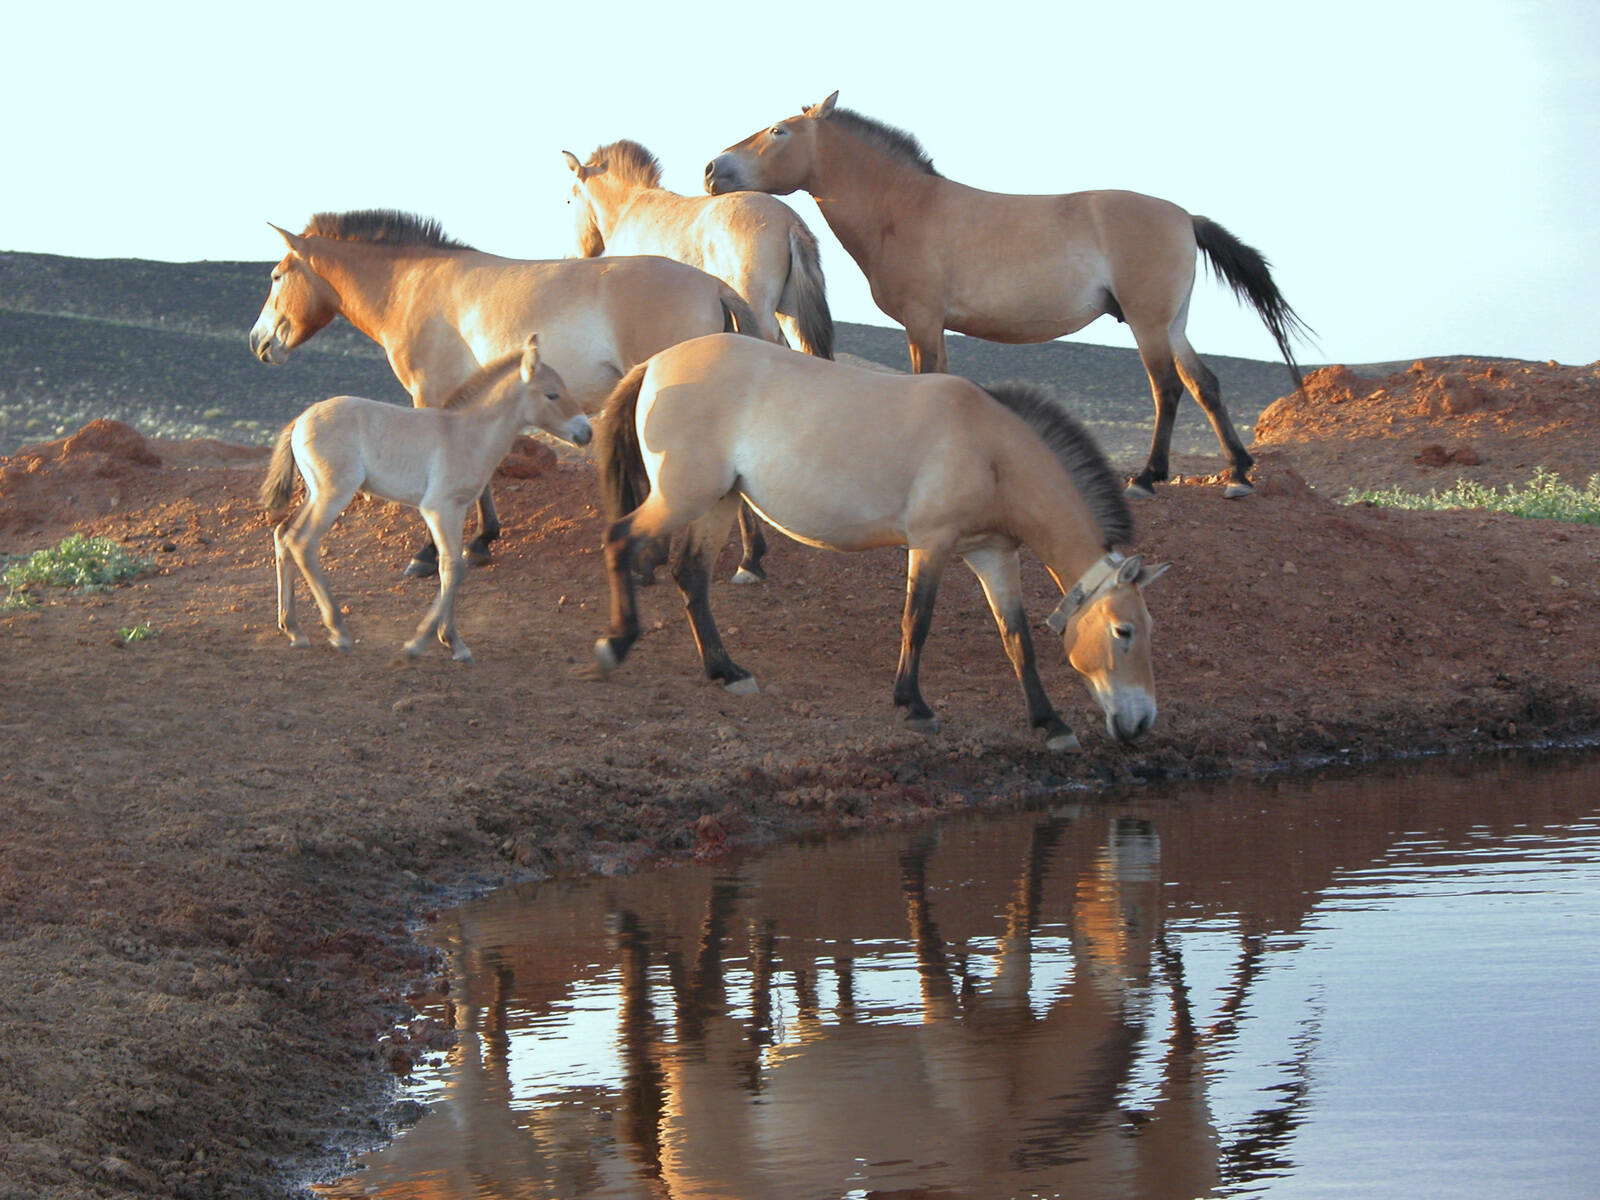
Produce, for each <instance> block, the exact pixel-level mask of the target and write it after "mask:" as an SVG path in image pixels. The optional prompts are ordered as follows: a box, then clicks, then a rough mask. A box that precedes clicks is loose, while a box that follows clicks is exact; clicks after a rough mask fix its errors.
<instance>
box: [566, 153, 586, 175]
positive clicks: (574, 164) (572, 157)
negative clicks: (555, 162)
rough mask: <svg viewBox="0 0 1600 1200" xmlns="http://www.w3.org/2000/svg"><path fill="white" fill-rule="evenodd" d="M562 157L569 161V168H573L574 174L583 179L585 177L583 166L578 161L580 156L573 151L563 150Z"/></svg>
mask: <svg viewBox="0 0 1600 1200" xmlns="http://www.w3.org/2000/svg"><path fill="white" fill-rule="evenodd" d="M561 157H562V158H564V159H566V160H567V166H569V167H571V168H572V173H573V174H574V175H576V176H578V177H579V178H580V179H581V178H582V177H583V164H582V163H581V162H579V161H578V156H577V155H576V154H574V153H573V152H572V151H571V150H563V151H562V152H561Z"/></svg>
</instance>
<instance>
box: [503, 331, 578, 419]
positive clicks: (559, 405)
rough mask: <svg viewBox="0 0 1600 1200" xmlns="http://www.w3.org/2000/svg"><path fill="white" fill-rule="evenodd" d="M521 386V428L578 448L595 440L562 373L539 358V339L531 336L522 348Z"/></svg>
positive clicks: (518, 374) (519, 377)
mask: <svg viewBox="0 0 1600 1200" xmlns="http://www.w3.org/2000/svg"><path fill="white" fill-rule="evenodd" d="M517 377H518V379H519V380H520V381H521V383H522V397H521V404H522V412H521V416H522V424H523V425H525V426H532V427H533V428H535V429H542V430H544V431H545V432H546V433H548V434H550V435H551V436H552V437H558V438H562V439H564V440H566V441H569V442H571V443H572V444H573V445H575V446H586V445H588V444H589V438H590V437H591V436H592V430H590V428H589V418H588V417H587V416H585V415H584V412H583V408H582V406H581V405H580V404H579V403H578V402H577V401H576V400H574V399H573V398H572V396H571V395H569V394H568V392H567V385H566V383H565V381H563V380H562V378H561V375H560V373H559V372H557V371H556V369H555V368H554V367H552V366H551V365H550V364H549V363H547V362H545V361H544V360H543V359H541V358H540V357H539V335H538V334H537V333H530V334H529V335H528V340H527V342H526V343H525V344H524V345H523V347H522V364H521V366H520V368H519V369H518V373H517Z"/></svg>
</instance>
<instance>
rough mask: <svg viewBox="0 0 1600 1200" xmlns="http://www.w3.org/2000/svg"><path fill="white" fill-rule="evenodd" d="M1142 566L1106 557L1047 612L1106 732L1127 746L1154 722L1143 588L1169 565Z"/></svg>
mask: <svg viewBox="0 0 1600 1200" xmlns="http://www.w3.org/2000/svg"><path fill="white" fill-rule="evenodd" d="M1170 565H1171V564H1170V563H1162V564H1160V565H1159V566H1155V567H1147V566H1145V565H1144V560H1143V559H1142V558H1140V557H1139V556H1138V555H1134V556H1133V557H1132V558H1119V557H1117V556H1115V555H1107V556H1106V557H1105V558H1104V559H1102V560H1101V561H1100V562H1099V563H1097V564H1096V566H1095V568H1093V569H1091V570H1090V571H1089V573H1088V574H1086V575H1085V576H1084V577H1083V579H1081V580H1079V581H1078V582H1077V583H1076V584H1074V585H1073V587H1072V588H1071V589H1070V590H1069V591H1068V592H1067V595H1066V596H1065V597H1064V598H1063V599H1062V601H1061V605H1060V607H1059V608H1057V609H1056V610H1055V612H1053V613H1051V614H1050V628H1052V629H1054V630H1055V631H1056V632H1057V633H1059V634H1060V635H1061V643H1062V646H1063V647H1064V648H1065V650H1066V652H1067V661H1068V662H1070V663H1071V664H1072V666H1073V668H1074V669H1075V670H1076V671H1077V672H1078V674H1080V675H1082V676H1083V680H1084V682H1085V683H1086V684H1088V686H1089V692H1090V694H1091V695H1092V696H1093V697H1094V699H1095V703H1097V704H1098V705H1099V706H1100V709H1101V711H1102V712H1104V713H1105V716H1106V731H1107V732H1108V733H1110V734H1111V736H1112V737H1114V738H1116V739H1117V740H1118V741H1123V742H1131V741H1133V740H1134V739H1135V738H1136V737H1138V736H1139V735H1140V734H1142V733H1144V732H1145V731H1146V730H1148V729H1149V728H1150V726H1152V725H1153V724H1155V720H1156V682H1155V672H1154V670H1153V669H1152V667H1151V665H1150V610H1149V609H1147V608H1146V607H1145V605H1144V593H1143V589H1144V588H1145V587H1146V586H1148V585H1149V584H1151V583H1153V582H1154V581H1155V580H1156V579H1158V578H1160V577H1161V575H1162V574H1163V573H1164V572H1165V571H1166V569H1167V568H1168V567H1169V566H1170Z"/></svg>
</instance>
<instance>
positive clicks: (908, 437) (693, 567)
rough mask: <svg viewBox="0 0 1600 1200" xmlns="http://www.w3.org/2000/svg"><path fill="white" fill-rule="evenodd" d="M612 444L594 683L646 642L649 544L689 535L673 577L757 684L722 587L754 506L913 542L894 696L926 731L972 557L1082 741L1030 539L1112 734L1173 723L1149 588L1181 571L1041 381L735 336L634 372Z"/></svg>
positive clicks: (1005, 634)
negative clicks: (1061, 687)
mask: <svg viewBox="0 0 1600 1200" xmlns="http://www.w3.org/2000/svg"><path fill="white" fill-rule="evenodd" d="M867 414H870V415H867ZM597 435H598V437H597V445H598V447H599V460H600V469H601V474H602V477H603V478H604V480H605V481H606V495H607V504H608V507H609V508H610V510H611V514H612V516H613V518H614V520H613V522H612V524H611V526H610V528H609V529H608V530H607V532H606V537H605V552H606V569H607V571H608V572H609V575H610V579H611V605H612V608H611V629H610V632H609V634H608V636H606V637H604V638H602V639H601V640H600V642H599V643H598V644H597V645H596V647H595V663H594V666H593V667H592V668H590V669H589V670H588V672H587V673H588V674H590V675H591V676H593V677H599V678H603V677H604V676H606V675H607V674H609V673H610V672H611V671H613V670H614V669H616V667H617V666H618V664H620V663H621V661H622V660H623V658H624V657H625V656H626V655H627V653H628V650H629V649H630V648H631V647H632V645H633V643H634V642H635V641H636V640H637V639H638V636H639V619H638V612H637V608H636V604H635V597H634V585H633V574H632V570H631V567H632V564H633V559H634V556H635V554H636V552H637V551H638V550H639V549H640V547H641V546H643V545H645V544H649V543H652V542H653V541H654V540H655V539H659V538H663V537H666V536H669V535H670V534H671V533H672V532H673V531H675V530H677V529H681V528H683V527H685V526H687V527H688V530H689V533H688V537H687V539H686V540H685V542H684V544H683V546H682V547H681V548H680V550H679V552H678V557H677V559H676V561H675V562H674V563H673V568H672V570H673V578H674V579H675V580H676V581H677V584H678V586H679V588H680V589H681V590H682V591H683V595H684V600H685V603H686V604H687V606H688V610H689V620H690V623H691V624H692V626H693V628H694V635H695V641H696V643H697V644H698V645H699V647H700V654H701V659H702V662H703V664H704V667H705V671H706V675H707V676H708V677H709V678H712V679H717V680H721V681H722V682H723V684H724V685H726V686H727V687H728V689H729V690H730V691H751V690H753V689H754V686H755V681H754V680H753V679H752V678H751V677H750V673H749V672H748V671H746V670H744V669H743V668H742V667H739V666H738V665H736V664H735V663H734V662H733V660H732V659H731V658H729V657H728V653H727V651H726V649H724V648H723V645H722V640H721V637H720V635H719V634H718V633H717V627H716V623H715V622H714V621H713V620H712V616H711V609H710V605H709V600H708V587H707V584H708V578H709V568H710V563H711V560H712V557H713V556H714V555H715V553H716V550H717V547H718V546H720V545H721V539H722V538H723V537H725V536H726V535H727V530H728V525H729V523H730V522H731V521H732V519H733V509H734V508H735V507H736V505H737V503H738V501H739V499H740V498H743V499H744V500H745V501H747V502H748V503H749V504H750V505H751V507H753V508H754V509H755V510H756V511H757V512H758V513H760V514H761V515H762V517H764V518H765V519H766V520H767V521H768V522H770V523H771V524H773V525H775V526H776V527H777V528H779V529H781V530H783V531H784V532H785V533H787V534H789V536H791V537H793V538H795V539H796V540H798V541H801V542H805V543H807V544H809V545H813V546H821V547H825V548H829V549H835V550H869V549H872V548H874V547H878V546H905V547H907V548H908V549H909V551H910V563H909V572H908V577H907V589H906V605H905V614H904V621H903V624H902V628H901V645H900V665H899V669H898V670H897V672H896V675H895V685H894V701H895V704H896V705H897V706H899V707H901V708H903V709H905V710H906V721H907V723H908V724H909V725H910V726H911V727H912V728H913V729H916V730H918V731H926V732H931V731H932V730H934V729H936V728H937V722H936V720H935V718H934V715H933V710H932V709H930V708H929V707H928V705H927V703H926V701H925V700H924V699H923V697H922V692H921V690H920V688H919V686H918V679H917V676H918V664H919V662H920V660H921V655H922V646H923V642H924V640H925V639H926V638H927V634H928V626H929V623H930V621H931V620H932V616H933V603H934V597H935V595H936V593H937V590H938V586H939V578H940V575H941V574H942V573H943V571H944V568H945V566H946V564H947V563H948V562H949V561H950V559H951V557H952V556H960V557H962V558H964V559H965V560H966V562H967V565H968V566H970V567H971V568H972V570H973V572H974V573H975V574H976V575H977V576H978V578H979V580H980V581H981V582H982V584H983V589H984V594H985V596H987V598H988V600H989V606H990V609H991V610H992V611H993V613H994V617H995V621H996V622H997V623H998V624H999V627H1000V636H1001V640H1002V641H1003V642H1004V644H1005V648H1006V652H1007V654H1008V655H1009V656H1010V658H1011V662H1012V665H1013V667H1014V668H1015V670H1016V673H1017V678H1018V680H1019V681H1020V682H1021V684H1022V689H1023V695H1024V698H1025V700H1026V702H1027V709H1028V719H1029V722H1030V723H1031V725H1032V726H1033V728H1034V729H1035V730H1036V731H1038V733H1039V734H1040V735H1041V736H1043V737H1044V738H1045V739H1046V741H1047V743H1048V744H1049V745H1050V747H1051V748H1052V749H1058V750H1067V749H1076V748H1077V746H1078V740H1077V738H1076V737H1074V736H1073V733H1072V731H1071V729H1069V728H1068V727H1067V725H1066V724H1065V723H1064V722H1063V721H1062V720H1061V718H1060V717H1059V716H1057V715H1056V712H1055V710H1054V709H1053V708H1052V707H1051V705H1050V701H1049V699H1048V698H1047V697H1046V696H1045V694H1044V688H1043V686H1042V685H1041V683H1040V681H1039V675H1038V671H1037V669H1036V668H1035V666H1034V655H1033V643H1032V640H1031V638H1030V636H1029V633H1028V623H1027V618H1026V614H1025V613H1024V611H1023V606H1022V586H1021V578H1020V572H1019V563H1018V547H1019V546H1020V545H1024V544H1025V545H1027V546H1028V547H1029V548H1031V549H1032V550H1033V551H1034V553H1035V554H1037V555H1038V556H1039V558H1040V559H1041V560H1043V562H1044V565H1045V568H1046V569H1047V570H1048V571H1049V572H1050V574H1051V576H1052V577H1053V578H1054V579H1055V581H1056V583H1057V584H1058V585H1059V586H1060V587H1061V590H1062V591H1063V592H1064V593H1065V594H1066V595H1065V599H1063V600H1062V602H1061V604H1060V606H1059V607H1058V608H1057V609H1056V611H1055V612H1054V613H1053V614H1052V616H1051V620H1050V624H1051V626H1052V628H1054V629H1055V630H1056V632H1058V633H1060V634H1061V635H1062V639H1063V646H1064V648H1065V649H1066V652H1067V658H1068V660H1069V661H1070V662H1071V664H1072V665H1073V667H1075V668H1076V669H1077V670H1078V672H1079V673H1080V674H1081V675H1082V676H1083V677H1084V679H1085V680H1086V681H1087V683H1088V685H1089V689H1090V691H1091V693H1092V694H1093V696H1094V698H1095V700H1096V702H1097V703H1098V704H1099V705H1100V707H1101V709H1102V710H1103V712H1104V713H1105V719H1106V728H1107V729H1108V730H1109V731H1110V732H1111V734H1112V736H1114V737H1116V738H1118V739H1121V740H1131V739H1133V738H1135V737H1138V736H1139V735H1140V734H1142V733H1143V732H1144V731H1145V730H1147V729H1148V728H1149V727H1150V725H1151V723H1152V722H1153V721H1154V720H1155V716H1156V703H1155V685H1154V681H1153V677H1152V673H1151V669H1150V614H1149V613H1148V612H1147V611H1146V609H1145V605H1144V597H1143V595H1142V592H1141V589H1142V588H1143V587H1144V586H1145V585H1147V584H1148V583H1150V582H1151V581H1152V580H1153V579H1155V578H1156V577H1157V576H1159V575H1160V574H1161V573H1162V571H1164V570H1165V569H1166V566H1165V564H1163V565H1162V566H1159V567H1153V568H1146V567H1144V566H1143V564H1142V563H1141V561H1140V559H1139V558H1137V557H1133V558H1123V557H1122V556H1121V555H1119V554H1117V553H1116V552H1115V551H1113V549H1112V547H1113V546H1114V545H1115V544H1117V543H1120V542H1126V541H1127V540H1128V539H1129V538H1130V537H1131V535H1132V530H1133V522H1132V520H1131V517H1130V515H1129V512H1128V505H1127V501H1126V500H1125V499H1124V498H1123V495H1122V491H1121V488H1120V486H1119V485H1118V482H1117V479H1116V477H1115V476H1114V475H1113V474H1112V471H1111V468H1110V467H1109V466H1108V465H1107V464H1106V461H1105V458H1104V457H1103V456H1102V455H1101V453H1100V450H1099V448H1098V447H1097V446H1095V444H1094V443H1093V441H1091V440H1090V438H1089V437H1088V435H1087V434H1086V433H1085V432H1084V431H1083V429H1082V428H1081V427H1080V426H1079V425H1078V424H1077V423H1076V422H1075V421H1073V420H1072V419H1071V418H1070V417H1068V416H1067V415H1066V414H1065V413H1064V412H1063V411H1062V410H1061V409H1060V408H1059V407H1058V406H1057V405H1055V404H1054V403H1052V402H1051V401H1049V399H1048V398H1046V397H1044V396H1043V395H1042V394H1041V393H1039V392H1038V391H1037V390H1036V389H1027V388H1019V387H1013V388H1011V389H996V390H994V391H992V392H986V391H984V389H982V388H980V387H978V386H977V385H976V384H974V383H971V382H969V381H967V380H965V379H962V378H960V377H958V376H954V375H929V376H916V375H887V374H884V373H882V372H878V371H867V370H862V369H859V368H856V367H851V366H847V365H844V364H842V363H833V362H828V361H826V360H825V359H818V358H812V357H809V356H807V355H803V354H797V353H795V352H794V351H792V350H786V349H784V348H783V347H781V346H774V345H772V344H771V343H770V342H758V341H754V340H751V339H748V338H739V337H730V336H727V335H722V334H716V335H711V336H707V337H703V338H696V339H694V340H693V341H690V342H684V343H680V344H679V345H677V346H674V347H672V348H671V349H668V350H664V351H662V352H661V353H660V354H658V355H656V356H655V357H654V358H652V359H650V360H649V361H648V362H647V363H644V364H642V365H641V366H638V367H635V368H634V369H633V370H632V371H630V372H629V373H628V375H627V377H626V378H624V379H623V381H622V382H621V383H620V384H618V385H617V390H616V391H615V392H614V393H613V394H612V397H611V399H610V400H609V401H608V402H607V404H606V408H605V411H604V413H603V415H602V416H601V418H600V420H599V423H598V429H597ZM646 491H648V498H644V497H645V493H646ZM641 499H642V503H641V502H640V501H641Z"/></svg>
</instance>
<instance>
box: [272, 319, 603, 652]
mask: <svg viewBox="0 0 1600 1200" xmlns="http://www.w3.org/2000/svg"><path fill="white" fill-rule="evenodd" d="M530 427H531V428H536V429H542V430H544V431H545V432H546V433H549V434H553V435H554V436H556V437H559V438H564V439H566V440H567V441H569V442H572V443H573V444H575V445H579V446H581V445H584V444H586V443H587V442H588V441H589V437H590V427H589V419H588V417H586V416H585V415H584V414H583V410H582V409H581V408H579V406H578V404H577V401H575V400H574V399H573V398H572V397H571V396H570V395H569V394H568V393H567V388H566V385H565V384H564V383H563V382H562V380H561V376H560V375H558V374H557V373H556V372H555V371H554V370H552V369H551V367H550V366H549V365H548V364H547V363H545V362H543V361H542V360H541V358H540V354H539V339H538V337H537V335H533V336H530V337H529V338H528V340H527V343H526V345H525V346H524V347H523V348H522V349H521V350H520V351H517V350H514V351H512V352H511V353H510V354H506V355H503V356H501V357H500V358H497V359H495V360H494V361H493V362H490V363H488V364H486V365H485V366H483V367H481V368H479V370H478V371H477V372H476V373H475V374H473V375H472V376H471V377H470V378H469V379H468V380H467V381H466V382H465V383H463V384H462V385H461V386H460V387H459V388H457V389H456V390H455V391H454V392H452V393H451V394H450V395H449V396H448V397H447V398H446V399H445V400H444V402H443V403H442V404H440V405H439V406H437V407H435V408H401V407H399V406H397V405H394V404H385V403H384V402H383V401H381V400H365V399H362V398H361V397H359V396H335V397H333V398H332V399H331V400H323V401H321V402H320V403H317V404H313V405H312V406H311V407H310V408H308V409H306V410H305V412H303V413H301V414H300V415H299V416H298V417H296V418H295V419H294V420H293V421H290V422H289V424H287V425H285V426H284V427H283V431H282V432H281V433H279V434H278V441H277V444H276V446H274V448H273V451H272V462H271V465H270V466H269V467H268V470H267V478H266V480H265V482H263V483H262V485H261V504H262V507H263V508H265V509H266V510H267V513H268V516H269V518H270V519H271V520H273V521H274V522H275V525H274V527H273V531H272V545H273V550H274V554H275V559H276V562H277V571H278V628H280V629H282V630H283V631H284V633H286V634H288V635H289V640H290V641H291V642H292V643H293V644H294V645H295V646H305V645H308V644H309V643H308V641H307V639H306V636H305V634H303V633H301V632H300V628H299V626H298V624H296V622H295V615H294V576H293V573H292V572H291V571H290V570H289V566H288V560H289V559H290V558H293V559H294V561H295V563H296V564H297V565H298V566H299V568H300V573H301V574H302V575H304V576H305V579H306V585H307V586H308V587H310V589H311V595H312V597H313V598H314V599H315V600H316V602H317V608H318V609H319V610H320V611H321V613H322V622H323V624H324V625H326V626H327V627H328V633H329V635H330V637H329V640H330V641H331V642H332V643H333V645H334V646H335V647H336V648H337V649H339V650H348V649H350V634H349V632H348V631H347V630H346V629H345V624H344V618H343V617H342V616H341V615H340V613H339V606H338V605H337V604H336V603H335V602H334V599H333V596H332V594H331V593H330V592H329V590H328V580H327V576H326V575H324V573H323V570H322V563H321V560H320V557H319V554H320V551H321V547H322V539H323V537H324V536H325V535H326V534H327V532H328V530H329V529H331V528H332V527H333V523H334V522H335V521H336V520H338V518H339V514H340V513H341V512H343V511H344V508H345V505H347V504H349V503H350V501H351V499H352V498H353V497H354V496H355V494H356V493H357V492H358V491H359V492H366V493H368V494H369V495H373V496H379V497H382V498H383V499H385V500H394V501H397V502H398V503H401V504H409V505H411V506H412V507H414V508H416V509H417V510H418V511H419V512H420V513H421V514H422V519H423V520H424V521H425V522H426V523H427V526H428V532H429V533H431V534H432V535H433V540H434V544H435V545H436V546H438V547H439V596H438V598H437V599H436V600H435V601H434V602H433V605H432V607H430V608H429V609H428V613H427V616H425V617H424V618H423V619H422V624H420V625H418V626H417V633H416V636H415V637H413V638H412V639H411V640H410V641H409V642H407V643H406V645H405V653H406V655H407V657H410V658H415V657H416V656H417V655H419V654H421V653H422V651H423V648H424V647H425V646H426V645H427V642H428V638H429V637H430V636H433V635H435V634H437V635H438V638H439V641H440V642H442V643H443V644H444V645H445V646H447V647H448V648H449V650H450V652H451V656H452V657H453V658H454V659H455V660H456V661H457V662H471V661H472V652H471V651H470V650H468V649H467V644H466V643H465V642H463V641H462V640H461V636H460V635H459V634H458V633H457V632H456V621H455V602H456V590H457V589H458V588H459V587H460V586H461V576H462V573H463V571H464V570H465V564H464V562H463V561H462V556H461V537H462V533H461V526H462V522H463V521H464V520H465V518H466V515H467V509H468V507H470V506H471V504H472V503H473V502H474V501H475V500H476V499H477V498H478V497H479V496H480V495H482V493H483V490H484V488H485V486H486V485H487V484H488V482H489V477H490V476H491V475H493V474H494V469H495V467H496V466H497V465H498V464H499V462H500V460H501V459H503V458H504V457H505V456H506V452H507V451H508V450H510V449H511V443H512V442H513V441H515V440H516V437H517V434H518V433H520V432H521V431H522V430H523V429H526V428H530ZM297 473H298V474H299V475H301V476H302V477H303V478H304V479H305V484H306V499H305V503H304V504H303V505H301V507H300V508H299V509H298V510H297V511H296V512H295V514H294V516H293V517H291V518H290V519H288V520H283V517H284V515H285V514H286V513H287V510H288V507H289V500H290V497H291V495H292V494H293V492H294V480H295V475H296V474H297Z"/></svg>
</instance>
